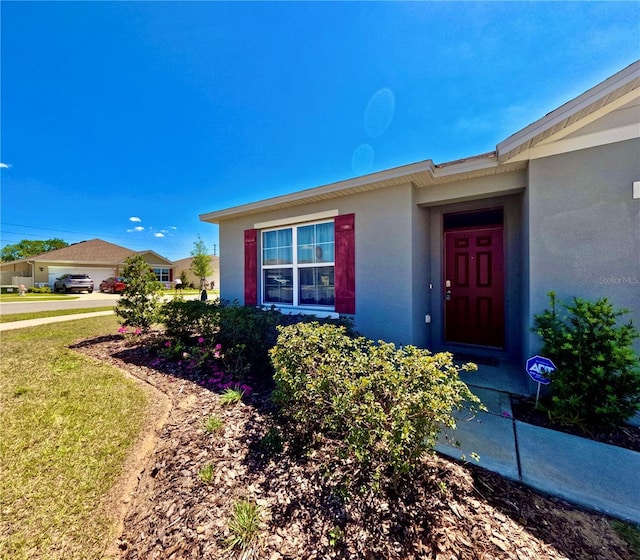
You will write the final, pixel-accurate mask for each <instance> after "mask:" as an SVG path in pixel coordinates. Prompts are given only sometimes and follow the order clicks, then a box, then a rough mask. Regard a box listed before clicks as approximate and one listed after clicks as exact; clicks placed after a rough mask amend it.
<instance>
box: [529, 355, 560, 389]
mask: <svg viewBox="0 0 640 560" xmlns="http://www.w3.org/2000/svg"><path fill="white" fill-rule="evenodd" d="M557 369H558V368H557V367H556V366H555V364H554V363H553V362H552V361H551V360H550V359H549V358H545V357H544V356H533V357H531V358H529V359H528V360H527V373H528V374H529V377H531V379H533V380H534V381H535V382H536V383H542V384H543V385H549V383H551V380H550V379H549V376H550V375H551V374H552V373H553V372H554V371H556V370H557Z"/></svg>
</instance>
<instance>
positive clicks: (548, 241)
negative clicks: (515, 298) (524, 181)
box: [528, 139, 640, 351]
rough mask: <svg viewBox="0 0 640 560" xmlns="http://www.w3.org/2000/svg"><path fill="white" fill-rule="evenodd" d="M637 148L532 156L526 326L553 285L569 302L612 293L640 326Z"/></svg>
mask: <svg viewBox="0 0 640 560" xmlns="http://www.w3.org/2000/svg"><path fill="white" fill-rule="evenodd" d="M639 153H640V140H637V139H636V140H628V141H625V142H618V143H615V144H609V145H606V146H600V147H595V148H591V149H588V150H582V151H577V152H570V153H566V154H562V155H557V156H553V157H547V158H542V159H538V160H532V161H531V162H530V164H529V193H528V224H529V228H530V235H529V267H530V287H529V301H530V314H531V316H530V317H529V324H531V322H532V315H533V314H536V313H540V312H541V311H542V310H543V309H544V308H545V307H546V306H547V303H548V298H547V293H548V292H549V291H552V290H553V291H555V292H556V293H557V294H558V296H559V297H560V298H562V299H565V300H570V299H571V298H573V297H574V296H578V297H582V298H587V299H596V298H599V297H607V298H608V299H609V300H610V301H611V302H612V303H613V304H614V305H616V306H618V307H626V308H629V309H630V310H631V313H630V314H629V315H628V316H627V318H628V319H632V320H633V321H634V323H635V324H636V325H640V309H639V307H640V306H639V303H640V200H639V199H633V197H632V184H633V182H634V181H637V180H638V179H639V178H640V158H639V157H638V154H639ZM529 343H530V351H535V350H536V347H537V346H538V345H539V341H538V340H537V337H535V336H530V338H529ZM637 346H638V348H640V342H637Z"/></svg>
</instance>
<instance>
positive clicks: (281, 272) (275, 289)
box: [262, 268, 293, 304]
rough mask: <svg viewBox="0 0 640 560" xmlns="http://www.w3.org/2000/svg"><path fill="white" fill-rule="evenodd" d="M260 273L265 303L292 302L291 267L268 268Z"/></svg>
mask: <svg viewBox="0 0 640 560" xmlns="http://www.w3.org/2000/svg"><path fill="white" fill-rule="evenodd" d="M262 274H263V279H264V280H263V284H264V301H265V303H289V304H293V269H291V268H270V269H267V270H263V271H262Z"/></svg>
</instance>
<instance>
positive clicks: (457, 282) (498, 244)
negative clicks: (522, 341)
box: [444, 225, 504, 347]
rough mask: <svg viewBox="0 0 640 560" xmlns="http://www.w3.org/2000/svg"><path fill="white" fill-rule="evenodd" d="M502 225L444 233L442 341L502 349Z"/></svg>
mask: <svg viewBox="0 0 640 560" xmlns="http://www.w3.org/2000/svg"><path fill="white" fill-rule="evenodd" d="M502 233H503V228H502V225H496V226H479V227H475V228H468V229H466V228H465V229H459V230H453V231H445V233H444V238H445V288H444V289H445V294H444V298H445V302H444V305H445V339H446V341H447V342H460V343H464V344H478V345H482V346H495V347H503V346H504V257H503V254H504V253H503V243H502Z"/></svg>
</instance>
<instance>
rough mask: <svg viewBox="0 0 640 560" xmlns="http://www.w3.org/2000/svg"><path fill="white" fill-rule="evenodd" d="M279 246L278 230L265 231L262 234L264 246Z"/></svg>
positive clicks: (267, 247) (265, 247) (271, 247)
mask: <svg viewBox="0 0 640 560" xmlns="http://www.w3.org/2000/svg"><path fill="white" fill-rule="evenodd" d="M277 247H278V232H277V231H265V232H264V233H263V234H262V248H263V249H274V248H277Z"/></svg>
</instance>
